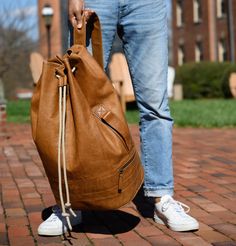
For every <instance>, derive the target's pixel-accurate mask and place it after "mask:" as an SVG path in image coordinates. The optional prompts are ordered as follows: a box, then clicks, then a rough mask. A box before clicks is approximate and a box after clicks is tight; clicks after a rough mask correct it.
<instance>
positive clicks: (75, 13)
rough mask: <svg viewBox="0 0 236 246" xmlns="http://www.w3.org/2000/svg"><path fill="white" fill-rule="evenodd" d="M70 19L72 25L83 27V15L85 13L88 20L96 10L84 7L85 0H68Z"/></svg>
mask: <svg viewBox="0 0 236 246" xmlns="http://www.w3.org/2000/svg"><path fill="white" fill-rule="evenodd" d="M68 11H69V13H68V14H69V20H70V22H71V24H72V26H74V27H77V28H81V27H82V24H83V23H82V15H83V14H84V15H85V18H86V21H87V20H88V19H89V17H90V16H91V15H92V14H93V12H94V11H92V10H89V9H86V10H85V9H84V0H68Z"/></svg>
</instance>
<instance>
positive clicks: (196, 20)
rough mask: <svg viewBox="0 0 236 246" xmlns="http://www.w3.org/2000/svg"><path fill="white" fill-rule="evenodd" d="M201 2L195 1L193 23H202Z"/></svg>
mask: <svg viewBox="0 0 236 246" xmlns="http://www.w3.org/2000/svg"><path fill="white" fill-rule="evenodd" d="M200 5H201V2H200V0H193V22H194V23H199V22H201V16H200V15H199V8H201V6H200Z"/></svg>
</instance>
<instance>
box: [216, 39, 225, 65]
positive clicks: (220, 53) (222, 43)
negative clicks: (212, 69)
mask: <svg viewBox="0 0 236 246" xmlns="http://www.w3.org/2000/svg"><path fill="white" fill-rule="evenodd" d="M226 52H227V50H226V40H225V39H220V40H219V41H218V61H219V62H224V61H226V60H227V58H226V59H225V58H224V55H225V53H226Z"/></svg>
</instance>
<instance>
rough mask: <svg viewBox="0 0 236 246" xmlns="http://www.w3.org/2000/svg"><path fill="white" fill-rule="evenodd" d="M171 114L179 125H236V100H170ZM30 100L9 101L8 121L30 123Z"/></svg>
mask: <svg viewBox="0 0 236 246" xmlns="http://www.w3.org/2000/svg"><path fill="white" fill-rule="evenodd" d="M170 109H171V114H172V116H173V118H174V121H175V126H177V127H205V128H214V127H218V128H220V127H236V100H233V99H232V100H224V99H211V100H209V99H208V100H183V101H179V102H176V101H170ZM29 112H30V101H29V100H18V101H9V102H8V103H7V120H8V122H17V123H26V122H27V123H29V122H30V117H29ZM126 117H127V120H128V122H129V123H130V124H138V122H139V115H138V110H137V108H136V107H135V106H134V105H133V104H131V105H128V110H127V113H126Z"/></svg>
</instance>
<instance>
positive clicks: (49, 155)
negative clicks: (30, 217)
mask: <svg viewBox="0 0 236 246" xmlns="http://www.w3.org/2000/svg"><path fill="white" fill-rule="evenodd" d="M90 21H91V23H92V26H93V28H92V46H93V56H91V55H90V53H89V52H88V51H87V49H86V48H85V40H86V31H85V27H86V25H83V28H82V30H80V31H78V30H74V43H75V44H74V45H73V46H72V47H71V48H70V49H69V50H68V51H67V54H65V55H64V56H63V57H62V58H60V57H58V56H57V57H55V58H53V59H50V60H48V61H46V62H44V64H43V71H42V74H41V77H40V79H39V81H38V83H37V87H36V88H35V92H34V95H33V98H32V105H31V119H32V135H33V139H34V141H35V144H36V146H37V149H38V152H39V154H40V157H41V159H42V162H43V165H44V168H45V171H46V174H47V176H48V179H49V182H50V185H51V188H52V191H53V193H54V196H55V198H56V201H57V202H58V203H61V204H62V210H64V212H65V210H66V209H70V206H72V207H73V208H76V209H82V210H88V209H96V210H97V209H99V210H100V209H116V208H119V207H121V206H122V205H124V204H126V203H128V202H129V201H131V200H132V199H133V197H134V196H135V194H136V193H137V191H138V189H139V188H140V186H141V184H142V181H143V169H142V166H141V162H140V159H139V155H138V153H137V151H136V149H135V147H134V144H133V141H132V139H131V136H130V132H129V129H128V126H127V123H126V120H125V118H124V114H123V111H122V108H121V105H120V102H119V98H118V96H117V94H116V92H115V90H114V88H113V86H112V84H111V82H110V81H109V79H108V78H107V76H106V74H105V73H104V71H103V69H102V66H103V57H102V40H101V29H100V24H99V20H98V17H97V16H96V15H95V14H94V15H93V16H92V18H91V20H90ZM91 23H90V24H91ZM65 197H66V199H64V198H65ZM64 204H65V205H64Z"/></svg>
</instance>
